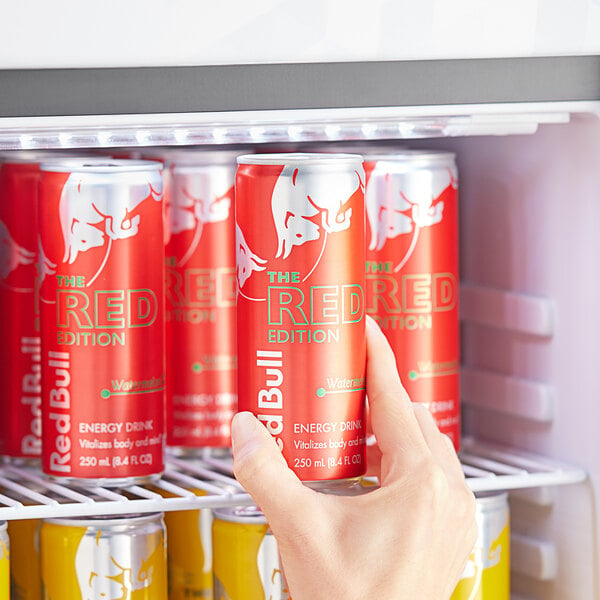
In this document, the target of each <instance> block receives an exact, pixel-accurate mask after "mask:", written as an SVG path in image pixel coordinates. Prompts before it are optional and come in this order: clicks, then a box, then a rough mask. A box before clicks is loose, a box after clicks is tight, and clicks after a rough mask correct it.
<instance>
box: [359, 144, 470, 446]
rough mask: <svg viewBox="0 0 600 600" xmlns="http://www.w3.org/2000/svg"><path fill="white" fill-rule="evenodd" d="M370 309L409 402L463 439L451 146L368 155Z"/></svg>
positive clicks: (457, 441)
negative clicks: (421, 406)
mask: <svg viewBox="0 0 600 600" xmlns="http://www.w3.org/2000/svg"><path fill="white" fill-rule="evenodd" d="M365 171H366V177H367V187H366V193H365V204H366V211H367V222H368V226H367V232H368V233H367V242H368V249H367V261H366V279H367V294H366V296H367V313H368V314H370V315H372V316H373V318H374V319H375V320H376V321H377V322H378V323H379V325H380V327H381V329H382V330H383V332H384V333H385V335H386V337H387V338H388V340H389V342H390V344H391V346H392V348H393V349H394V351H395V353H396V361H397V363H398V370H399V373H400V376H401V378H402V381H403V384H404V386H405V387H406V390H407V392H408V394H409V396H410V397H411V399H412V400H413V401H414V402H422V403H424V404H426V405H427V406H428V407H429V409H430V410H431V412H432V414H433V416H434V418H435V420H436V422H437V424H438V427H439V429H440V430H441V431H442V433H445V434H447V435H448V436H449V437H450V438H451V439H452V441H453V443H454V446H455V447H456V448H457V449H458V447H459V444H460V397H459V362H460V355H459V351H460V348H459V315H458V281H459V279H458V174H457V169H456V165H455V162H454V155H453V154H451V153H449V152H435V151H431V152H429V151H420V150H414V151H409V150H404V151H401V152H398V153H397V154H394V155H389V154H380V155H377V154H372V155H365Z"/></svg>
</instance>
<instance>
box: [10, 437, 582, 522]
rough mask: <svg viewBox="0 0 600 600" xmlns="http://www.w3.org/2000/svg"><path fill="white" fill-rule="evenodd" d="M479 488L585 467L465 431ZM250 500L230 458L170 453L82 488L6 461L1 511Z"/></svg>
mask: <svg viewBox="0 0 600 600" xmlns="http://www.w3.org/2000/svg"><path fill="white" fill-rule="evenodd" d="M460 457H461V462H462V464H463V470H464V472H465V476H466V479H467V482H468V484H469V486H470V487H471V489H472V490H473V491H474V492H486V491H494V490H510V489H519V488H531V487H540V486H549V485H565V484H572V483H577V482H581V481H584V480H585V479H586V477H587V474H586V472H585V471H584V470H583V469H580V468H578V467H574V466H570V465H564V464H561V463H558V462H555V461H553V460H550V459H548V458H545V457H541V456H537V455H534V454H529V453H524V452H521V451H519V450H515V449H511V448H506V447H502V446H497V445H490V444H486V443H481V442H478V441H475V440H470V439H467V440H465V441H464V442H463V449H462V450H461V453H460ZM249 504H252V499H251V498H250V496H249V495H248V494H247V493H246V492H245V491H244V489H243V488H242V486H241V485H240V484H239V483H238V482H237V481H236V480H235V478H234V477H233V474H232V471H231V460H230V459H229V458H227V457H219V458H216V457H214V456H211V455H210V454H209V453H206V454H205V455H204V456H202V457H201V458H196V459H193V460H192V459H184V458H177V457H173V456H169V457H168V458H167V461H166V468H165V471H164V473H163V475H162V477H161V478H160V479H159V480H158V481H156V482H153V483H152V484H148V485H131V486H128V487H123V488H118V489H113V488H107V487H90V488H85V489H84V488H78V487H74V486H70V485H64V484H63V483H60V482H57V481H53V480H50V479H48V478H46V477H45V476H44V475H43V474H42V473H41V472H40V470H39V469H38V468H35V467H30V466H29V467H23V466H12V465H9V464H6V465H4V466H2V467H0V519H1V520H5V519H40V518H60V517H73V516H93V515H116V514H132V513H148V512H157V511H158V512H163V511H171V510H189V509H200V508H219V507H222V506H240V505H249Z"/></svg>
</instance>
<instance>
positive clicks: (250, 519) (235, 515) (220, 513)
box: [213, 506, 267, 525]
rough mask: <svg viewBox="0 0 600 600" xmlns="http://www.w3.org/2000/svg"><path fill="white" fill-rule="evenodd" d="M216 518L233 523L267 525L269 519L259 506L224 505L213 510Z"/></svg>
mask: <svg viewBox="0 0 600 600" xmlns="http://www.w3.org/2000/svg"><path fill="white" fill-rule="evenodd" d="M213 513H214V516H215V519H218V520H220V521H229V522H231V523H249V524H254V525H266V524H267V519H266V518H265V515H264V514H263V512H262V511H261V510H260V508H258V507H257V506H224V507H222V508H215V509H214V510H213Z"/></svg>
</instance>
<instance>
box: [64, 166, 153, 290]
mask: <svg viewBox="0 0 600 600" xmlns="http://www.w3.org/2000/svg"><path fill="white" fill-rule="evenodd" d="M136 183H137V185H132V186H131V187H129V188H128V189H124V193H123V197H122V198H120V199H119V198H117V199H116V200H117V201H115V195H114V192H112V191H111V193H109V191H108V189H107V190H106V192H105V193H102V190H101V186H99V182H98V177H97V175H96V174H88V175H86V174H82V173H72V174H71V175H69V178H68V179H67V181H66V183H65V186H64V188H63V191H62V194H61V196H60V202H59V216H60V226H61V230H62V235H63V242H64V248H65V251H64V255H63V259H62V260H63V262H67V263H69V264H73V263H74V262H75V261H76V260H77V257H78V255H79V253H80V252H87V251H88V250H90V249H92V248H100V247H104V246H106V254H105V257H104V259H103V261H102V263H101V264H100V267H99V268H98V270H97V272H96V273H95V274H94V275H93V276H92V277H91V278H90V280H89V281H88V283H87V285H91V283H93V281H94V280H95V279H96V278H97V277H98V276H99V275H100V274H101V273H102V270H103V268H104V266H105V264H106V261H107V260H108V255H109V253H110V249H111V246H112V243H113V242H114V241H116V240H121V239H126V238H130V237H133V236H135V235H137V233H138V230H139V226H140V221H141V216H140V215H139V214H134V213H135V210H136V209H137V207H138V206H139V205H140V204H141V203H142V202H143V201H144V200H147V199H149V198H152V199H153V200H161V199H162V194H163V192H162V179H160V178H159V179H156V178H153V179H152V181H148V180H146V179H144V178H143V176H142V178H141V179H140V180H139V181H137V182H136ZM157 183H158V184H159V185H157ZM99 188H100V189H99Z"/></svg>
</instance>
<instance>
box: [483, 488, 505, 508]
mask: <svg viewBox="0 0 600 600" xmlns="http://www.w3.org/2000/svg"><path fill="white" fill-rule="evenodd" d="M475 498H476V499H477V504H478V505H479V506H482V507H488V506H490V505H492V506H493V505H494V504H505V503H506V502H507V501H508V492H505V491H494V492H476V493H475Z"/></svg>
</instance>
